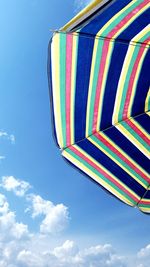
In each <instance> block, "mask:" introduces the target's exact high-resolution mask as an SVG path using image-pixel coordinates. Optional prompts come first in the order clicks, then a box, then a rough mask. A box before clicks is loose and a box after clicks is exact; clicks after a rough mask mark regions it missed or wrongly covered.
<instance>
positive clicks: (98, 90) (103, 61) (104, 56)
mask: <svg viewBox="0 0 150 267" xmlns="http://www.w3.org/2000/svg"><path fill="white" fill-rule="evenodd" d="M148 2H149V1H147V0H145V1H144V2H143V3H141V4H140V5H139V6H137V7H136V8H134V9H133V10H132V12H130V13H129V14H128V15H127V16H126V17H125V18H124V19H123V20H122V21H121V22H120V23H119V24H118V25H117V26H115V28H114V29H113V30H112V31H111V32H110V33H109V34H108V35H107V36H106V37H108V38H112V37H113V36H114V35H115V34H116V33H117V32H118V31H119V30H120V29H121V28H122V27H123V26H124V25H125V24H126V23H128V21H129V19H131V18H132V17H133V16H134V15H135V13H137V12H138V11H139V10H140V9H141V8H143V7H144V6H146V4H147V3H148ZM108 48H109V43H108V42H107V41H106V40H105V41H104V46H103V51H102V57H101V63H100V70H99V75H98V82H97V88H96V96H95V104H94V114H93V129H92V130H93V133H94V132H95V131H96V125H97V119H98V108H99V101H100V94H101V89H102V88H101V86H102V80H103V76H104V69H105V65H106V59H107V54H108Z"/></svg>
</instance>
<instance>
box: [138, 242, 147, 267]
mask: <svg viewBox="0 0 150 267" xmlns="http://www.w3.org/2000/svg"><path fill="white" fill-rule="evenodd" d="M137 257H138V261H139V266H138V267H149V266H150V244H148V245H147V246H146V247H145V248H142V249H141V250H140V251H139V252H138V254H137Z"/></svg>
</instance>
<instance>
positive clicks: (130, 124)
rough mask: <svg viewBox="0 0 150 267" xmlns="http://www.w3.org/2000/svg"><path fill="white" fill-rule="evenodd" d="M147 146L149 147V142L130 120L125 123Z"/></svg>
mask: <svg viewBox="0 0 150 267" xmlns="http://www.w3.org/2000/svg"><path fill="white" fill-rule="evenodd" d="M125 122H126V123H127V124H128V125H129V126H130V127H131V128H132V129H133V130H134V131H135V132H136V133H137V134H138V135H139V136H140V137H141V138H142V139H143V140H144V141H145V142H146V143H147V144H148V145H150V140H149V139H148V138H147V137H146V136H145V135H144V134H143V133H142V132H141V131H140V129H139V128H138V127H137V126H136V125H135V124H133V122H132V121H131V120H126V121H125Z"/></svg>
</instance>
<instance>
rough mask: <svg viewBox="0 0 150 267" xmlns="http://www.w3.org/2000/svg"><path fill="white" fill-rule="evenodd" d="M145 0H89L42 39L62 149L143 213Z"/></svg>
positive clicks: (149, 59) (147, 189) (149, 12)
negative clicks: (48, 39) (45, 41)
mask: <svg viewBox="0 0 150 267" xmlns="http://www.w3.org/2000/svg"><path fill="white" fill-rule="evenodd" d="M149 21H150V1H149V0H132V1H131V0H122V1H120V0H109V1H108V0H105V1H101V0H96V1H94V2H93V3H92V4H91V5H89V6H88V7H87V8H85V9H84V10H83V11H82V12H81V13H79V14H78V15H77V16H76V17H75V18H73V19H72V20H71V21H70V22H69V23H68V24H66V25H65V26H64V27H63V28H61V29H60V30H59V31H56V32H55V33H54V35H53V38H52V40H51V42H50V53H49V57H50V58H51V60H50V61H51V62H50V61H49V63H48V75H49V83H50V87H51V98H52V110H53V119H54V131H55V136H56V141H57V144H58V146H59V147H60V148H61V151H62V155H63V156H64V157H65V158H66V159H67V160H68V161H69V162H70V163H71V164H73V165H74V166H76V167H77V168H78V169H80V170H81V171H82V172H84V173H85V174H86V175H88V176H89V177H91V178H92V179H93V180H94V181H96V182H97V183H98V184H99V185H101V186H102V187H103V188H104V189H106V190H108V191H109V192H110V193H111V194H113V195H114V196H116V197H117V198H119V199H120V200H121V201H123V202H125V203H127V204H128V205H130V206H138V207H139V209H140V210H141V211H143V212H145V213H150V164H149V156H150V152H149V145H150V139H149V132H150V124H149V116H150V111H149V110H150V101H149V100H150V92H149V87H150V72H149V69H150V67H149V64H150V49H149V47H150V26H149V25H148V23H149Z"/></svg>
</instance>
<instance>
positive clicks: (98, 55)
mask: <svg viewBox="0 0 150 267" xmlns="http://www.w3.org/2000/svg"><path fill="white" fill-rule="evenodd" d="M141 2H142V1H138V3H137V2H135V3H134V4H133V5H132V6H131V7H129V8H128V9H127V10H126V11H124V12H123V13H122V14H120V16H118V17H117V18H116V19H115V21H114V22H113V23H111V24H110V25H109V26H108V27H107V28H106V29H105V30H104V31H103V32H102V35H104V36H107V35H108V34H109V32H111V31H112V30H113V29H114V27H115V26H116V25H117V24H119V23H120V22H121V20H122V19H123V18H124V17H125V16H127V15H128V14H129V13H130V12H131V11H132V10H133V9H134V8H136V7H137V6H138V5H139V4H140V3H141ZM103 45H104V42H103V41H99V43H98V47H97V51H96V62H95V66H94V77H93V83H92V94H91V99H90V111H89V127H88V135H90V134H91V133H92V126H93V117H94V103H95V96H96V88H97V81H98V74H99V68H100V62H101V56H102V49H103ZM110 62H111V60H110ZM110 62H109V63H110Z"/></svg>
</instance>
